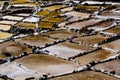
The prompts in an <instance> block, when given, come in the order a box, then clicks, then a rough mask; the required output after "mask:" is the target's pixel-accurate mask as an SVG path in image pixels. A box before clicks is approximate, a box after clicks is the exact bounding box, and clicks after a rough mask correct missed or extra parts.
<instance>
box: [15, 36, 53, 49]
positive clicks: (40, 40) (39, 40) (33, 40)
mask: <svg viewBox="0 0 120 80" xmlns="http://www.w3.org/2000/svg"><path fill="white" fill-rule="evenodd" d="M15 41H16V42H20V43H22V44H23V43H26V44H28V45H32V46H39V47H42V46H45V44H50V43H53V42H54V40H53V39H50V38H47V37H42V36H40V35H35V36H27V37H25V38H20V39H16V40H15Z"/></svg>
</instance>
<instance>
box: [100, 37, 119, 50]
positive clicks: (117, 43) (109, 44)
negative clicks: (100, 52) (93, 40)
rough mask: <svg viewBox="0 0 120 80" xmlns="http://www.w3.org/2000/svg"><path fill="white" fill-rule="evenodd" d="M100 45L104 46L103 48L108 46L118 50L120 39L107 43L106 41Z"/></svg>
mask: <svg viewBox="0 0 120 80" xmlns="http://www.w3.org/2000/svg"><path fill="white" fill-rule="evenodd" d="M101 46H102V47H104V48H110V49H114V50H119V51H120V39H118V40H115V41H112V42H109V43H106V44H102V45H101Z"/></svg>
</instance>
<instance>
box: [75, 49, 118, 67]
mask: <svg viewBox="0 0 120 80" xmlns="http://www.w3.org/2000/svg"><path fill="white" fill-rule="evenodd" d="M115 54H116V53H113V52H110V51H107V50H97V51H95V52H91V53H88V54H86V55H83V56H80V57H77V58H76V60H78V61H79V62H80V64H83V65H85V64H89V63H90V62H93V61H100V60H103V59H106V58H108V57H110V56H113V55H115Z"/></svg>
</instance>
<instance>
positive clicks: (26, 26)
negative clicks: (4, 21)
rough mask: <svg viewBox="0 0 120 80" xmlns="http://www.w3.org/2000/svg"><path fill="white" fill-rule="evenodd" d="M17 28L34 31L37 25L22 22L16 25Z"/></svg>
mask: <svg viewBox="0 0 120 80" xmlns="http://www.w3.org/2000/svg"><path fill="white" fill-rule="evenodd" d="M16 26H17V27H24V28H29V29H34V28H35V23H29V22H20V23H18V24H16Z"/></svg>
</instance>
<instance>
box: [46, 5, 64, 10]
mask: <svg viewBox="0 0 120 80" xmlns="http://www.w3.org/2000/svg"><path fill="white" fill-rule="evenodd" d="M64 7H65V5H53V6H48V7H45V8H44V10H49V11H54V10H57V9H60V8H64Z"/></svg>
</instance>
